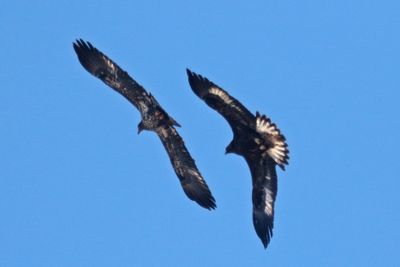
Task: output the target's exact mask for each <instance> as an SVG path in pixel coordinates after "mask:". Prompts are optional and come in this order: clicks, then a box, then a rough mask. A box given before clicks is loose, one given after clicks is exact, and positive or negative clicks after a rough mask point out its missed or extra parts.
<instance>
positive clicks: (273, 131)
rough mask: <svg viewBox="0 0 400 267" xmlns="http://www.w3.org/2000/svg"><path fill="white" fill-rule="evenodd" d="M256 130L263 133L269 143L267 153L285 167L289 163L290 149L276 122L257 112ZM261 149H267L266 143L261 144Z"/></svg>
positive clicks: (280, 165)
mask: <svg viewBox="0 0 400 267" xmlns="http://www.w3.org/2000/svg"><path fill="white" fill-rule="evenodd" d="M256 131H257V132H258V133H259V134H261V135H263V136H264V137H265V138H266V139H267V141H268V143H269V146H268V149H267V153H268V155H269V156H270V157H271V158H272V159H273V160H274V161H275V162H276V164H278V165H279V167H281V168H282V169H285V164H288V160H289V150H288V145H287V144H286V142H285V141H286V139H285V137H284V136H283V135H282V134H281V132H280V130H279V129H278V127H277V126H276V125H275V123H273V122H271V120H270V118H268V117H266V116H265V115H260V113H258V112H257V113H256ZM260 148H261V149H265V148H266V147H265V146H264V145H261V146H260Z"/></svg>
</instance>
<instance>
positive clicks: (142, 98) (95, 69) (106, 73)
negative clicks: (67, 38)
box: [73, 39, 151, 113]
mask: <svg viewBox="0 0 400 267" xmlns="http://www.w3.org/2000/svg"><path fill="white" fill-rule="evenodd" d="M73 47H74V50H75V52H76V54H77V56H78V59H79V62H80V63H81V64H82V66H83V67H84V68H85V69H86V70H87V71H88V72H89V73H91V74H92V75H94V76H96V77H97V78H99V79H100V80H102V81H103V82H104V83H105V84H107V85H108V86H110V87H111V88H113V89H114V90H115V91H117V92H119V93H120V94H121V95H123V96H124V97H125V98H127V99H128V100H129V101H130V102H131V103H132V104H133V105H134V106H135V107H136V108H137V109H139V111H140V112H141V113H143V111H144V110H145V109H146V108H147V107H148V106H149V105H150V104H151V103H150V102H151V99H150V97H149V94H148V93H147V92H146V90H145V89H144V88H143V87H142V86H141V85H140V84H139V83H137V82H136V81H135V80H134V79H133V78H132V77H130V76H129V74H128V73H127V72H126V71H124V70H123V69H121V68H120V67H119V66H118V65H117V64H116V63H115V62H113V61H112V60H111V59H110V58H108V57H107V56H106V55H105V54H103V53H102V52H101V51H99V50H98V49H97V48H96V47H94V46H93V45H92V44H91V43H90V42H85V41H83V40H82V39H79V40H76V42H75V43H73Z"/></svg>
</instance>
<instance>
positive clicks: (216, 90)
mask: <svg viewBox="0 0 400 267" xmlns="http://www.w3.org/2000/svg"><path fill="white" fill-rule="evenodd" d="M209 92H210V94H212V95H216V96H219V97H220V98H221V99H222V100H223V101H224V102H225V103H226V104H228V105H229V104H231V103H232V99H231V97H230V96H229V95H228V94H227V93H225V92H224V91H223V90H221V89H220V88H218V87H211V88H210V89H209Z"/></svg>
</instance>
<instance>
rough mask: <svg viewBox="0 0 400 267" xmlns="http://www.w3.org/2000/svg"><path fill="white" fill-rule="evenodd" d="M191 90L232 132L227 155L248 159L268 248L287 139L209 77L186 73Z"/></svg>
mask: <svg viewBox="0 0 400 267" xmlns="http://www.w3.org/2000/svg"><path fill="white" fill-rule="evenodd" d="M187 75H188V79H189V84H190V87H191V88H192V90H193V92H194V93H195V94H196V95H197V96H198V97H200V98H201V99H202V100H204V101H205V102H206V103H207V105H209V106H210V107H211V108H213V109H215V110H216V111H217V112H218V113H220V114H221V115H222V116H223V117H224V118H225V119H226V120H227V122H228V123H229V125H230V126H231V128H232V131H233V140H232V141H231V142H230V143H229V145H228V146H227V147H226V151H225V152H226V153H235V154H238V155H241V156H243V157H244V158H245V160H246V162H247V164H248V166H249V168H250V172H251V176H252V184H253V192H252V200H253V224H254V228H255V230H256V233H257V235H258V237H259V238H260V239H261V241H262V243H263V245H264V247H265V248H267V246H268V244H269V242H270V240H271V237H272V230H273V227H274V204H275V199H276V195H277V190H278V187H277V175H276V165H278V166H279V167H281V168H282V170H284V169H285V165H287V164H288V160H289V150H288V146H287V144H286V139H285V137H284V136H283V135H282V134H281V132H280V130H279V129H278V127H277V126H276V125H275V124H274V123H272V122H271V120H270V119H269V118H267V117H266V116H265V115H260V113H258V112H256V115H255V116H254V115H253V114H252V113H251V112H250V111H249V110H248V109H247V108H246V107H244V106H243V105H242V104H241V103H240V102H239V101H238V100H236V99H235V98H234V97H232V96H230V95H229V94H228V93H227V92H226V91H225V90H223V89H222V88H221V87H219V86H217V85H216V84H214V83H213V82H211V81H209V80H208V79H207V78H205V77H202V76H201V75H199V74H196V73H194V72H192V71H190V70H187Z"/></svg>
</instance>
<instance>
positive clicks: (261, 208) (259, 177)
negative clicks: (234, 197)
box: [245, 153, 278, 248]
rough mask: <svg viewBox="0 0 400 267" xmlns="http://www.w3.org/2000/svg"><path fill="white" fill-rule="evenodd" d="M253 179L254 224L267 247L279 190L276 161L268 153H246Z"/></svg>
mask: <svg viewBox="0 0 400 267" xmlns="http://www.w3.org/2000/svg"><path fill="white" fill-rule="evenodd" d="M245 159H246V162H247V164H248V165H249V168H250V171H251V176H252V181H253V194H252V197H253V224H254V228H255V230H256V233H257V235H258V237H259V238H260V239H261V242H262V243H263V245H264V248H267V246H268V244H269V241H270V240H271V237H272V230H273V228H274V205H275V199H276V194H277V191H278V184H277V183H278V181H277V176H276V169H275V166H276V163H275V162H274V161H273V159H272V158H270V157H269V156H267V155H266V154H261V153H259V154H250V153H249V154H247V155H245Z"/></svg>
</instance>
